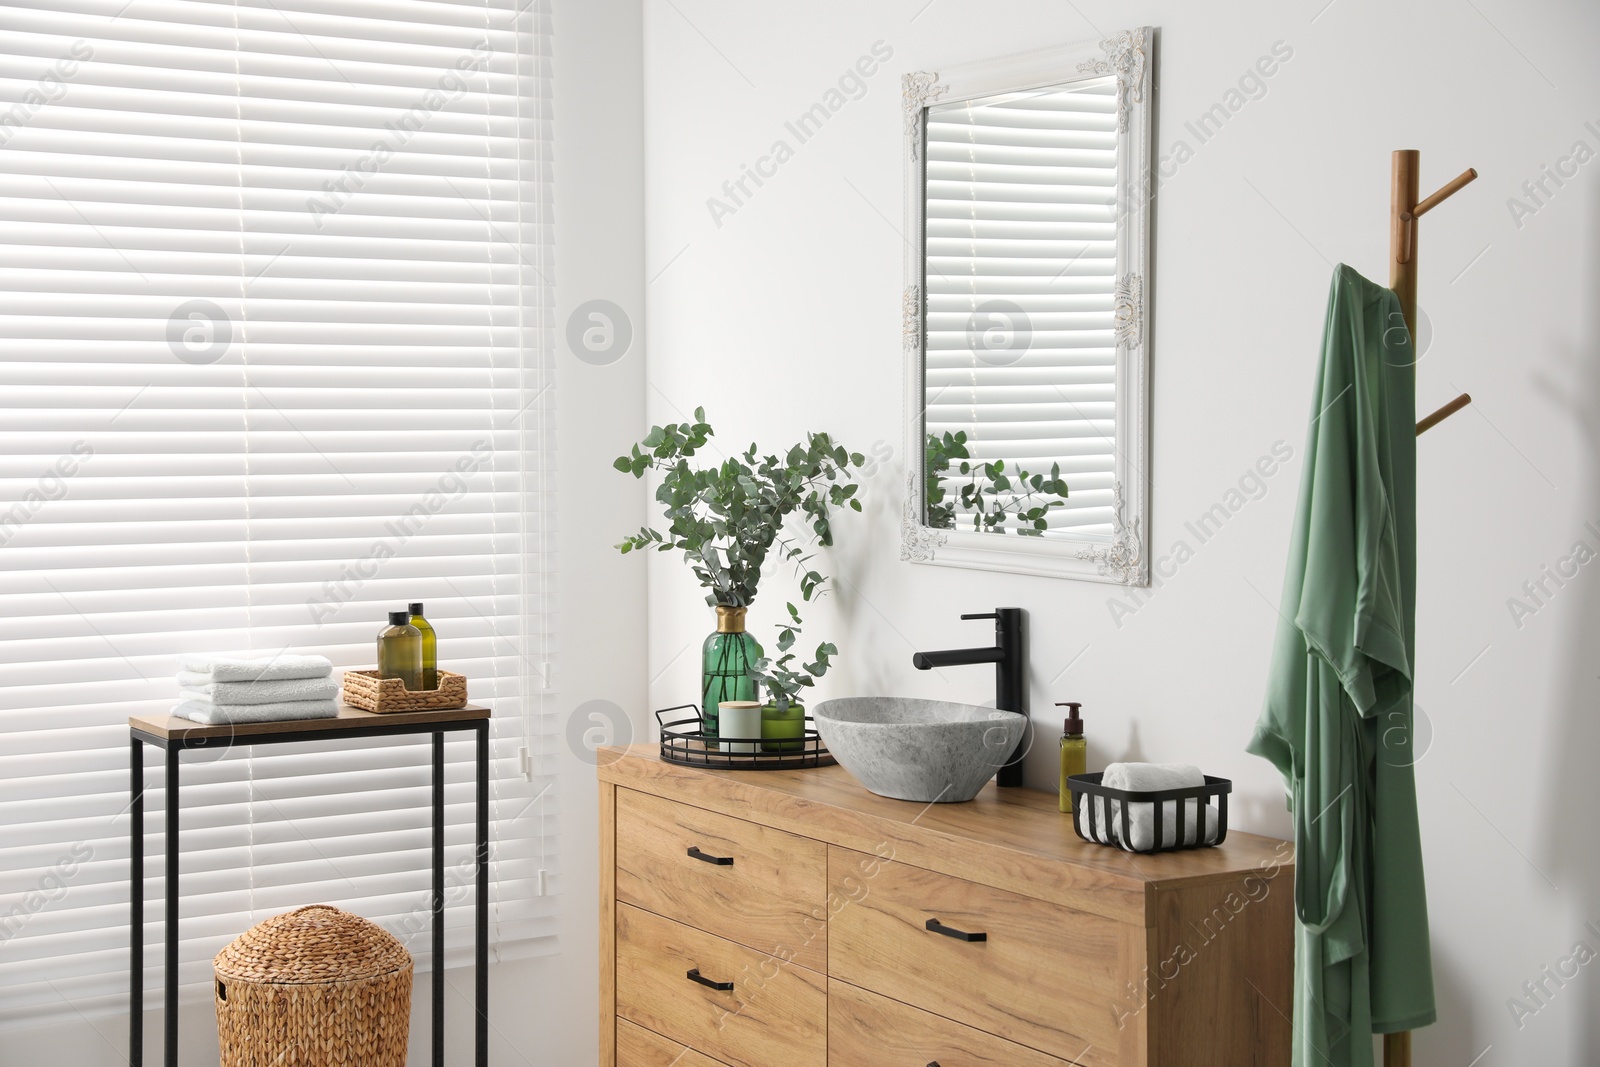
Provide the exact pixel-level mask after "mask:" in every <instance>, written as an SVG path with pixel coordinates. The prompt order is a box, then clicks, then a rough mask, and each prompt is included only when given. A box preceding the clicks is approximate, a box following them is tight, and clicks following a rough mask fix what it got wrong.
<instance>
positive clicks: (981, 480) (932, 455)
mask: <svg viewBox="0 0 1600 1067" xmlns="http://www.w3.org/2000/svg"><path fill="white" fill-rule="evenodd" d="M952 462H954V463H955V469H956V472H957V474H958V475H959V476H960V478H965V479H966V481H965V482H964V483H963V482H960V481H959V478H957V477H955V476H952V475H951V473H950V469H951V464H952ZM923 470H924V471H925V472H926V476H927V481H928V486H927V500H928V519H927V522H928V525H929V526H931V527H933V528H934V529H936V530H953V529H956V527H957V525H958V524H959V525H962V526H965V525H968V524H969V522H970V525H971V527H972V529H973V530H976V531H989V532H991V533H1005V532H1006V531H1007V529H1009V530H1011V531H1012V532H1014V533H1016V534H1018V535H1020V536H1023V537H1038V536H1039V535H1040V534H1042V533H1044V532H1045V531H1046V530H1048V529H1049V528H1050V519H1049V515H1050V509H1051V508H1059V507H1065V506H1066V503H1067V483H1066V481H1065V480H1064V479H1063V478H1062V477H1061V464H1059V463H1052V464H1051V465H1050V474H1049V476H1048V477H1047V476H1045V475H1043V474H1030V473H1028V472H1027V471H1025V470H1023V469H1022V468H1021V467H1020V466H1018V465H1017V464H1015V463H1013V464H1012V465H1011V469H1010V470H1009V471H1008V470H1007V469H1006V461H1005V460H996V461H994V462H991V463H982V462H980V463H973V462H972V457H971V456H970V455H969V454H968V452H967V435H966V432H965V431H963V430H957V431H956V432H955V433H949V432H948V431H947V432H946V433H944V434H943V435H940V434H932V433H930V434H929V435H928V445H927V450H926V452H925V454H924V459H923ZM952 490H954V491H955V493H954V496H953V497H951V491H952ZM1007 518H1011V519H1012V520H1013V525H1012V526H1010V527H1007V526H1006V520H1007Z"/></svg>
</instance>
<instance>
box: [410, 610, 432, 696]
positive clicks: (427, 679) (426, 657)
mask: <svg viewBox="0 0 1600 1067" xmlns="http://www.w3.org/2000/svg"><path fill="white" fill-rule="evenodd" d="M407 608H408V609H409V610H410V612H411V625H412V626H415V627H416V628H417V630H418V631H419V632H420V633H421V634H422V688H424V689H437V688H439V640H438V637H437V636H436V635H435V634H434V632H433V627H432V626H430V625H429V624H428V620H427V619H424V618H423V617H422V602H421V601H417V602H415V603H412V604H408V605H407Z"/></svg>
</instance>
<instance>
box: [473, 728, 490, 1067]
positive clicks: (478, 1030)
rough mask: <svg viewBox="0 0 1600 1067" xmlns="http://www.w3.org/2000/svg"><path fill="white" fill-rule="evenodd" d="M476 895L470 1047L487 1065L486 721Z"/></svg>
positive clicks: (480, 1065)
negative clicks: (473, 1022)
mask: <svg viewBox="0 0 1600 1067" xmlns="http://www.w3.org/2000/svg"><path fill="white" fill-rule="evenodd" d="M475 854H476V856H477V875H478V899H477V906H476V907H475V908H474V913H473V918H474V921H475V929H474V931H473V949H474V953H475V955H474V957H473V978H474V989H473V1004H474V1007H476V1008H477V1015H476V1018H475V1020H474V1021H475V1027H474V1032H473V1048H474V1050H475V1056H476V1061H475V1062H476V1065H477V1067H489V721H488V720H487V719H485V720H484V721H482V722H480V723H479V724H478V846H477V850H476V853H475Z"/></svg>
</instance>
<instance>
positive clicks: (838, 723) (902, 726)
mask: <svg viewBox="0 0 1600 1067" xmlns="http://www.w3.org/2000/svg"><path fill="white" fill-rule="evenodd" d="M811 716H812V718H813V719H814V720H816V726H817V733H819V734H821V735H822V741H823V743H824V744H825V745H827V746H828V751H829V752H832V753H833V755H834V758H835V759H837V760H838V761H839V763H840V764H841V765H843V767H844V769H845V770H847V771H849V772H850V773H851V774H853V775H854V776H855V778H856V781H858V782H860V783H861V784H862V785H864V786H866V787H867V788H868V789H870V790H872V791H873V792H874V793H877V794H878V795H879V796H884V797H893V798H894V799H895V800H914V801H918V802H920V803H924V804H928V803H934V802H938V803H942V804H949V803H956V802H959V801H963V800H971V799H972V798H973V797H975V796H977V795H978V790H980V789H982V788H983V785H984V783H985V782H987V781H988V780H989V779H990V778H992V777H994V775H995V772H996V771H998V770H999V769H1000V767H1001V765H1002V764H1004V763H1005V761H1006V759H1007V757H1008V756H1010V754H1011V752H1012V750H1013V749H1015V748H1016V746H1017V742H1018V741H1019V740H1021V739H1022V731H1023V730H1024V728H1025V727H1026V726H1027V720H1026V719H1025V718H1024V717H1023V716H1021V715H1019V714H1017V713H1016V712H1014V711H996V710H995V709H994V708H981V707H975V706H973V705H971V704H955V703H951V702H950V701H947V700H921V699H918V698H915V697H841V698H839V699H837V700H824V701H823V702H822V703H820V704H817V705H816V706H815V707H813V708H812V709H811Z"/></svg>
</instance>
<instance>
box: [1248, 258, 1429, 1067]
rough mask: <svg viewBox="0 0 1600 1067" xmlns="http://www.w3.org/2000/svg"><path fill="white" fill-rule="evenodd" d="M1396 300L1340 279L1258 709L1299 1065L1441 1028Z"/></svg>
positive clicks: (1411, 494)
mask: <svg viewBox="0 0 1600 1067" xmlns="http://www.w3.org/2000/svg"><path fill="white" fill-rule="evenodd" d="M1413 363H1414V356H1413V350H1412V344H1411V335H1410V332H1409V330H1408V329H1407V328H1406V323H1405V318H1404V316H1403V314H1402V311H1401V304H1400V300H1399V298H1398V297H1397V296H1396V295H1395V293H1394V292H1392V291H1391V290H1389V289H1386V288H1384V287H1383V286H1380V285H1377V284H1376V283H1374V282H1371V281H1368V280H1367V279H1366V278H1363V277H1362V276H1361V275H1359V274H1357V273H1356V272H1355V271H1354V270H1352V269H1351V268H1349V267H1347V266H1344V265H1340V266H1339V267H1338V268H1336V269H1335V271H1334V277H1333V285H1332V289H1331V291H1330V293H1329V297H1328V310H1327V319H1326V323H1325V326H1324V337H1323V346H1322V362H1321V369H1320V372H1319V375H1318V380H1317V388H1316V390H1315V395H1314V401H1313V406H1312V421H1311V427H1310V431H1309V433H1308V437H1307V442H1306V451H1305V453H1304V454H1305V457H1306V459H1305V469H1304V473H1303V474H1302V478H1301V484H1300V497H1299V504H1298V507H1297V509H1296V514H1295V526H1294V532H1293V539H1292V542H1291V545H1290V552H1289V564H1288V571H1287V574H1286V577H1285V580H1284V590H1283V597H1282V601H1281V603H1280V606H1279V614H1280V616H1281V621H1280V624H1279V628H1278V633H1277V639H1276V643H1275V646H1274V649H1273V658H1272V667H1271V675H1270V680H1269V684H1268V692H1267V699H1266V705H1265V707H1264V709H1263V711H1262V714H1261V719H1260V722H1259V723H1258V725H1257V728H1256V732H1255V736H1254V737H1253V738H1252V740H1251V742H1250V745H1249V750H1250V751H1251V752H1253V753H1255V754H1257V755H1260V756H1263V757H1265V758H1267V759H1269V760H1271V761H1272V763H1273V764H1274V765H1276V766H1277V767H1278V769H1279V771H1280V772H1281V773H1282V774H1283V776H1284V780H1285V782H1286V784H1287V786H1288V789H1289V792H1290V795H1291V802H1292V807H1293V818H1294V838H1295V850H1296V880H1295V908H1296V915H1297V921H1296V953H1295V1005H1294V1021H1295V1048H1294V1061H1293V1062H1294V1064H1295V1067H1313V1065H1327V1067H1371V1064H1372V1062H1373V1059H1372V1041H1371V1038H1370V1035H1371V1034H1373V1033H1391V1032H1397V1031H1404V1030H1410V1029H1413V1028H1415V1027H1419V1026H1426V1025H1428V1024H1429V1023H1431V1022H1432V1021H1433V1020H1434V1016H1435V1012H1434V998H1433V972H1432V966H1431V958H1430V951H1429V943H1428V919H1427V899H1426V893H1425V889H1424V884H1423V872H1422V854H1421V843H1420V839H1419V834H1418V828H1417V802H1416V788H1415V780H1414V776H1413V771H1412V763H1413V754H1412V703H1411V697H1412V656H1413V649H1414V638H1415V616H1416V428H1415V420H1416V414H1415V410H1416V405H1415V384H1414V376H1413V373H1414V372H1413Z"/></svg>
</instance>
